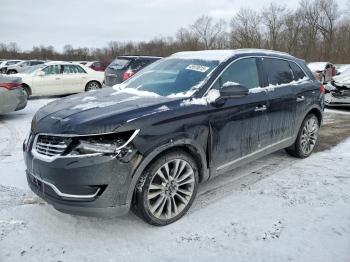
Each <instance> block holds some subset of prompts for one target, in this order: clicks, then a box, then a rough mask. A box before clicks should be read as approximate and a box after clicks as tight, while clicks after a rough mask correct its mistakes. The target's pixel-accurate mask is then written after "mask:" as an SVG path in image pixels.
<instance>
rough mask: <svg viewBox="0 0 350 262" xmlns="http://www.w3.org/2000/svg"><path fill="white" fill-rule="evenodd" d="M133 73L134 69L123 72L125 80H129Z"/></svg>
mask: <svg viewBox="0 0 350 262" xmlns="http://www.w3.org/2000/svg"><path fill="white" fill-rule="evenodd" d="M133 74H134V72H133V71H132V70H127V71H125V72H124V74H123V81H125V80H128V79H129V78H130V77H132V75H133Z"/></svg>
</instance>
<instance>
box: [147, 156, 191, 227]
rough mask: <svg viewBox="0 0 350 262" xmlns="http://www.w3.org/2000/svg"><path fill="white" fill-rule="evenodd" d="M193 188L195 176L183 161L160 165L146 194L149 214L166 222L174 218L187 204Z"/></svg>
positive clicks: (177, 160)
mask: <svg viewBox="0 0 350 262" xmlns="http://www.w3.org/2000/svg"><path fill="white" fill-rule="evenodd" d="M194 187H195V174H194V170H193V168H192V167H191V165H190V164H189V163H188V162H187V161H185V160H183V159H174V160H171V161H168V162H166V163H165V164H164V165H162V166H161V167H160V168H159V169H158V170H157V172H156V173H155V174H154V176H153V178H152V181H151V183H150V185H149V188H148V192H147V202H148V206H149V210H150V212H151V214H152V215H153V216H154V217H156V218H158V219H160V220H168V219H171V218H174V217H176V216H177V215H179V214H180V213H181V211H182V210H183V209H184V208H185V207H186V206H187V205H188V204H189V202H190V200H191V197H192V195H193V191H194Z"/></svg>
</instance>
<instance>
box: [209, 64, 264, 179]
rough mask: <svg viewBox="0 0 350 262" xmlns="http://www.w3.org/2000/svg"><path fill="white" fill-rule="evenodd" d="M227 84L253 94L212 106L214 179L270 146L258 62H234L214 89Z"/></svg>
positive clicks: (212, 163)
mask: <svg viewBox="0 0 350 262" xmlns="http://www.w3.org/2000/svg"><path fill="white" fill-rule="evenodd" d="M227 82H234V83H238V84H240V85H243V86H245V87H247V88H249V89H250V93H249V94H248V95H246V96H243V97H239V98H230V99H226V100H225V101H223V102H222V103H221V104H219V105H218V104H211V105H210V111H211V117H210V121H209V125H210V130H211V136H212V137H211V139H210V141H211V145H210V148H211V167H212V168H214V170H212V172H211V173H212V175H217V174H220V173H223V172H225V171H228V170H230V169H231V168H233V167H234V165H235V163H237V162H238V161H240V160H241V159H244V158H245V157H246V156H248V155H251V154H254V152H256V151H259V149H262V148H264V147H265V146H266V144H267V143H268V142H269V141H267V140H266V137H267V134H266V132H265V130H266V125H268V118H267V115H266V111H267V96H266V92H265V91H264V90H263V89H262V88H261V89H260V87H259V86H261V82H262V77H261V75H260V74H259V71H258V66H257V60H256V58H251V57H250V58H243V59H240V60H237V61H235V62H233V63H232V64H231V65H230V66H229V67H227V69H225V71H224V72H223V74H222V75H221V76H220V77H219V78H218V80H217V81H216V82H215V84H214V86H213V87H212V88H214V89H220V88H221V87H222V86H224V85H225V83H227ZM213 171H214V172H213Z"/></svg>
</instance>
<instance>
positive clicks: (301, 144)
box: [286, 114, 319, 158]
mask: <svg viewBox="0 0 350 262" xmlns="http://www.w3.org/2000/svg"><path fill="white" fill-rule="evenodd" d="M318 129H319V121H318V118H317V117H316V116H315V115H314V114H309V115H308V116H307V117H306V118H305V119H304V121H303V123H302V125H301V127H300V130H299V132H298V136H297V139H296V140H295V143H294V145H293V146H291V147H289V148H287V149H286V151H287V153H288V154H290V155H292V156H294V157H298V158H306V157H308V156H310V155H311V153H312V152H313V150H314V148H315V146H316V142H317V138H318Z"/></svg>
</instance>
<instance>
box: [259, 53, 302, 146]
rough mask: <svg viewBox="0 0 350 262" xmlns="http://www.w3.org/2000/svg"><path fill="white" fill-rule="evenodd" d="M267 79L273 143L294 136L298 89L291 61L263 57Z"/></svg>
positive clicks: (270, 131) (270, 130)
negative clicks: (295, 84) (295, 85)
mask: <svg viewBox="0 0 350 262" xmlns="http://www.w3.org/2000/svg"><path fill="white" fill-rule="evenodd" d="M262 65H263V68H264V72H265V79H266V80H267V85H268V87H266V90H267V98H268V104H269V105H268V110H267V114H268V116H269V127H268V128H269V130H268V131H269V140H270V141H271V143H272V144H274V143H278V142H282V141H284V140H288V139H290V138H291V137H292V136H293V128H292V127H294V125H295V124H296V104H297V102H296V93H297V91H296V89H295V88H293V83H292V82H293V80H294V79H293V73H292V69H291V68H290V66H289V62H288V61H287V60H284V59H280V58H262Z"/></svg>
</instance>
